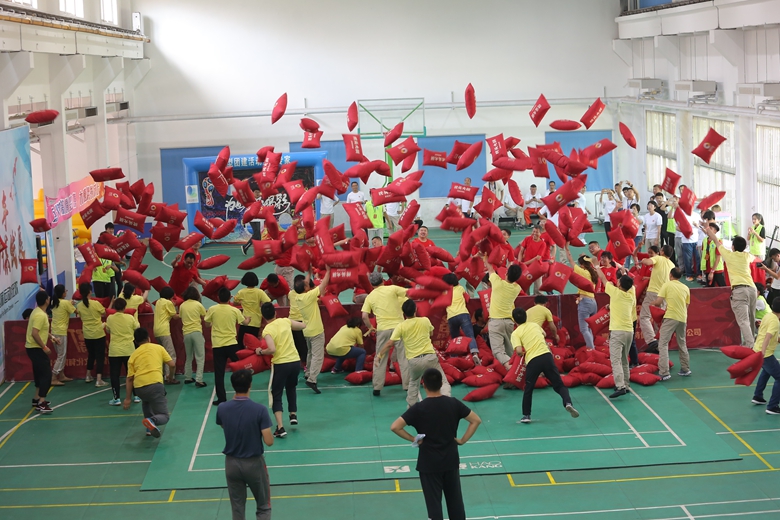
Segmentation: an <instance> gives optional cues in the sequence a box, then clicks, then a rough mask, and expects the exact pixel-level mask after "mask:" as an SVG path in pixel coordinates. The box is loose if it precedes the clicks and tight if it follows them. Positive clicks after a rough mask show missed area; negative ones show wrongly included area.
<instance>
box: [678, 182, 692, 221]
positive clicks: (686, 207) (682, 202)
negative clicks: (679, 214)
mask: <svg viewBox="0 0 780 520" xmlns="http://www.w3.org/2000/svg"><path fill="white" fill-rule="evenodd" d="M694 204H696V194H695V193H694V192H693V190H692V189H690V188H689V187H688V186H686V187H684V188H683V190H682V193H680V199H679V202H678V206H679V207H680V208H682V210H683V211H684V212H685V213H687V214H688V215H690V214H691V213H692V212H693V206H694Z"/></svg>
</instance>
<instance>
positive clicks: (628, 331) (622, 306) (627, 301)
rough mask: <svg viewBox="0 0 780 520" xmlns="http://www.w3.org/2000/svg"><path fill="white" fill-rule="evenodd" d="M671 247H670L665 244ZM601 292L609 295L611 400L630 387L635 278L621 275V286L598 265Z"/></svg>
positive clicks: (619, 282)
mask: <svg viewBox="0 0 780 520" xmlns="http://www.w3.org/2000/svg"><path fill="white" fill-rule="evenodd" d="M664 247H665V248H666V247H671V246H664ZM596 271H597V272H598V275H599V278H600V279H601V283H602V284H604V292H606V293H607V294H608V295H609V359H610V361H611V362H612V375H613V376H614V378H615V392H614V393H612V394H610V396H609V398H610V399H615V398H617V397H620V396H622V395H626V394H627V393H628V390H629V386H630V384H629V383H630V382H629V375H630V372H629V369H628V351H629V349H630V348H631V340H632V339H633V337H634V312H635V310H636V292H635V290H634V279H633V278H631V277H630V276H628V275H623V276H621V277H620V280H618V284H620V287H619V288H618V287H615V284H613V283H612V282H610V281H608V280H607V277H606V276H605V275H604V272H603V271H602V270H601V268H599V267H597V268H596Z"/></svg>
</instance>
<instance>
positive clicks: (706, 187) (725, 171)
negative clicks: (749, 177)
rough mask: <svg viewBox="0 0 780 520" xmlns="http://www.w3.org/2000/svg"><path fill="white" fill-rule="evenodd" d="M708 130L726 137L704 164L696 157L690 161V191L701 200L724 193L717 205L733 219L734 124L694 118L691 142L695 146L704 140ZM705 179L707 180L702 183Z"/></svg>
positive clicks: (734, 208)
mask: <svg viewBox="0 0 780 520" xmlns="http://www.w3.org/2000/svg"><path fill="white" fill-rule="evenodd" d="M710 128H714V129H715V131H716V132H718V133H719V134H721V135H723V136H724V137H726V141H725V142H724V143H723V144H721V145H720V146H719V147H718V149H717V150H716V151H715V153H714V154H713V156H712V158H711V159H710V163H709V164H707V163H705V162H704V161H702V160H701V159H700V158H699V157H696V156H694V159H693V179H691V181H692V184H693V191H694V192H695V193H696V194H697V195H698V197H699V198H704V197H706V196H707V195H709V194H711V193H713V192H715V191H725V192H726V197H724V199H723V201H722V202H721V203H720V204H721V207H722V209H723V212H724V213H728V214H730V215H732V217H733V216H734V215H736V210H737V208H736V206H735V204H736V200H735V198H734V194H735V193H736V187H737V156H736V148H735V144H736V141H735V132H736V123H735V122H734V121H729V120H727V119H715V118H711V117H703V116H693V119H692V123H691V133H692V137H693V142H694V143H695V144H696V145H698V143H700V142H701V141H703V140H704V137H705V136H706V135H707V132H709V129H710ZM704 179H707V181H706V182H704Z"/></svg>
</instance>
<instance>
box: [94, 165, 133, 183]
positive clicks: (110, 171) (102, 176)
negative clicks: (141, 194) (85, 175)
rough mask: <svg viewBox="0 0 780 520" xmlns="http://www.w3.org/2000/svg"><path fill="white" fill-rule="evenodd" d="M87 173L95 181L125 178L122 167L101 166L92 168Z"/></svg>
mask: <svg viewBox="0 0 780 520" xmlns="http://www.w3.org/2000/svg"><path fill="white" fill-rule="evenodd" d="M89 174H90V175H91V176H92V180H94V181H95V182H107V181H115V180H117V179H124V178H125V174H124V173H123V172H122V168H103V169H100V170H92V171H91V172H89Z"/></svg>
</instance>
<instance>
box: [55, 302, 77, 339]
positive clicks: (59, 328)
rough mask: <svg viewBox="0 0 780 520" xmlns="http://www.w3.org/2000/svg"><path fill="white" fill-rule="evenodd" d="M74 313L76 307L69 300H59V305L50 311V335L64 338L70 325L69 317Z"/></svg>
mask: <svg viewBox="0 0 780 520" xmlns="http://www.w3.org/2000/svg"><path fill="white" fill-rule="evenodd" d="M74 312H76V307H74V306H73V304H72V303H70V300H60V303H59V304H58V305H57V306H56V307H53V308H52V310H51V333H52V334H54V335H55V336H65V335H66V334H67V333H68V325H70V316H71V314H73V313H74Z"/></svg>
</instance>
